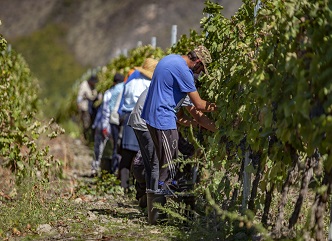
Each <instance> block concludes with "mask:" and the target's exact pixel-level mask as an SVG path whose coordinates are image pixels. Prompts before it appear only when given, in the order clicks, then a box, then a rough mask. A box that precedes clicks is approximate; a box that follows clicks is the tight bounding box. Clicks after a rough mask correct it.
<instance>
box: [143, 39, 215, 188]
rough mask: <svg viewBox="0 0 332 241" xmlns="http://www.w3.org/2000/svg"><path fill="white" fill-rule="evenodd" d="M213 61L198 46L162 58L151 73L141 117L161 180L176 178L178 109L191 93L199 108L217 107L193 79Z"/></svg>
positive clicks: (210, 109)
mask: <svg viewBox="0 0 332 241" xmlns="http://www.w3.org/2000/svg"><path fill="white" fill-rule="evenodd" d="M210 62H211V56H210V53H209V51H208V50H207V49H206V48H205V47H204V46H202V45H201V46H198V47H197V48H195V49H194V50H193V51H190V52H189V53H188V54H187V55H182V56H181V55H176V54H170V55H168V56H166V57H164V58H163V59H161V60H160V61H159V63H158V64H157V67H156V69H155V72H154V74H153V77H152V81H151V84H150V88H149V90H148V93H147V97H146V100H145V103H144V106H143V110H142V115H141V117H142V118H143V119H144V120H145V121H146V124H147V127H148V130H149V132H150V134H151V138H152V140H153V143H154V146H155V150H156V154H157V157H158V159H159V163H160V167H162V166H165V165H167V167H166V168H161V169H160V170H159V184H160V186H161V187H162V186H163V185H164V183H165V182H170V181H172V180H173V179H174V177H175V174H176V170H175V165H174V162H173V160H174V159H176V158H177V157H178V139H179V135H178V131H177V126H176V121H177V117H176V112H177V110H178V109H179V107H180V106H181V105H182V102H183V101H184V99H185V97H186V96H187V95H188V96H189V98H190V100H191V101H192V103H193V104H194V106H195V107H196V109H198V110H200V111H202V112H212V111H215V110H216V104H214V103H209V102H207V101H205V100H203V99H201V97H200V95H199V93H198V92H197V89H196V87H195V83H194V74H199V73H200V72H202V71H203V72H205V73H206V74H208V73H207V66H206V65H207V64H208V63H210Z"/></svg>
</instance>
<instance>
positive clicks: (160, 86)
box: [141, 54, 196, 130]
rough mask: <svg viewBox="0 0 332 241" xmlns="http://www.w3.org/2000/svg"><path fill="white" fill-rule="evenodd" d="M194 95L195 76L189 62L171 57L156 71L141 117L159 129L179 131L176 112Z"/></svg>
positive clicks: (159, 65)
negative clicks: (184, 101) (185, 100)
mask: <svg viewBox="0 0 332 241" xmlns="http://www.w3.org/2000/svg"><path fill="white" fill-rule="evenodd" d="M194 91H196V87H195V83H194V75H193V72H192V71H191V70H190V69H189V67H188V66H187V63H186V61H185V60H184V59H183V58H182V57H181V55H175V54H171V55H168V56H166V57H164V58H163V59H162V60H160V61H159V63H158V64H157V66H156V69H155V70H154V74H153V77H152V80H151V84H150V88H149V91H148V94H147V96H146V100H145V103H144V106H143V110H142V115H141V117H142V118H143V119H144V120H145V121H146V123H147V124H149V125H150V126H152V127H154V128H156V129H159V130H171V129H176V111H175V108H176V106H177V105H181V102H182V101H183V100H184V98H185V97H186V95H187V93H189V92H194Z"/></svg>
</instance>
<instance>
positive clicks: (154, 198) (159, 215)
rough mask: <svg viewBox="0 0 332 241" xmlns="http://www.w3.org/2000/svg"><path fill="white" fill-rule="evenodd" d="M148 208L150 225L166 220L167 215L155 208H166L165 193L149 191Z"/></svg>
mask: <svg viewBox="0 0 332 241" xmlns="http://www.w3.org/2000/svg"><path fill="white" fill-rule="evenodd" d="M146 195H147V208H148V223H149V224H153V225H154V224H157V223H158V222H160V221H162V220H164V219H166V215H165V214H164V213H163V212H162V211H161V210H159V209H158V208H157V207H155V204H157V203H158V204H160V205H161V206H164V205H165V203H166V197H165V193H162V192H156V191H154V190H147V191H146Z"/></svg>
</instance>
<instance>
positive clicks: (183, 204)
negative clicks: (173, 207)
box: [166, 193, 196, 219]
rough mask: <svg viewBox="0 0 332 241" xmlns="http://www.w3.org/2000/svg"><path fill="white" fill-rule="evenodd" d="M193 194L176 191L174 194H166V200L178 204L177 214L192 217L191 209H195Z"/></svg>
mask: <svg viewBox="0 0 332 241" xmlns="http://www.w3.org/2000/svg"><path fill="white" fill-rule="evenodd" d="M195 201H196V199H195V195H194V194H191V193H177V194H176V195H174V194H171V195H166V202H168V203H170V202H175V203H178V204H179V207H178V210H177V212H178V214H180V215H182V216H184V217H186V218H188V219H192V218H193V212H192V211H193V210H195Z"/></svg>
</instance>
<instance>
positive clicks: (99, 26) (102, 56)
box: [0, 0, 242, 66]
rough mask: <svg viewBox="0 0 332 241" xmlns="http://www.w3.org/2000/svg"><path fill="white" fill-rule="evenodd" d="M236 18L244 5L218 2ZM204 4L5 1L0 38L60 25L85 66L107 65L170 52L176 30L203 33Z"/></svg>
mask: <svg viewBox="0 0 332 241" xmlns="http://www.w3.org/2000/svg"><path fill="white" fill-rule="evenodd" d="M218 2H219V3H221V4H222V5H223V6H224V10H223V11H224V15H225V16H226V17H229V16H231V15H232V14H233V13H234V12H235V11H236V10H237V9H238V7H239V6H240V5H241V3H242V2H241V0H224V1H221V0H219V1H218ZM203 8H204V1H203V0H181V1H179V0H168V1H163V0H122V1H119V0H1V1H0V20H1V22H2V25H1V26H0V33H1V34H2V35H3V36H4V37H5V38H6V39H7V40H10V41H11V40H12V41H18V40H19V39H20V38H23V37H25V38H26V37H29V36H30V35H31V34H33V33H35V32H36V31H40V30H42V29H43V28H45V27H46V26H49V25H56V26H58V27H60V28H61V31H62V33H63V38H62V39H61V40H62V41H63V44H64V45H65V46H66V47H67V48H68V49H69V50H70V51H71V53H72V54H73V55H74V57H75V59H76V60H77V61H79V62H80V63H81V64H82V65H84V66H97V65H104V64H105V63H106V62H107V61H108V60H109V59H110V58H112V57H114V56H117V55H118V54H119V53H121V52H122V53H123V52H124V50H126V49H128V50H129V49H131V48H134V47H136V46H137V43H138V41H141V42H142V43H143V44H149V43H151V39H152V37H156V39H157V46H159V47H162V48H167V47H169V46H170V43H171V29H172V25H177V30H178V32H177V37H178V38H179V37H180V35H182V34H188V33H189V30H190V29H195V30H197V31H199V22H200V19H201V18H202V17H203V14H202V11H203Z"/></svg>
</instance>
